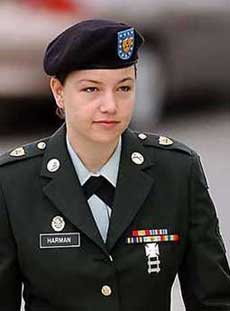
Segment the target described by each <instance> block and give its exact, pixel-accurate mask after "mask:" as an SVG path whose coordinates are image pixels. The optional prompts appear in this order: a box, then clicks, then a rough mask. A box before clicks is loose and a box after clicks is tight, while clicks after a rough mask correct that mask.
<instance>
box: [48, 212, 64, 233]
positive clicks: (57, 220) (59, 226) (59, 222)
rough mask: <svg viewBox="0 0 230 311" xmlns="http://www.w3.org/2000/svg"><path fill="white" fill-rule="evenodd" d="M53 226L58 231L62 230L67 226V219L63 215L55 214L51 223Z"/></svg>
mask: <svg viewBox="0 0 230 311" xmlns="http://www.w3.org/2000/svg"><path fill="white" fill-rule="evenodd" d="M51 226H52V228H53V229H54V231H56V232H60V231H62V230H63V229H64V228H65V221H64V219H63V218H62V217H61V216H55V217H54V218H53V219H52V223H51Z"/></svg>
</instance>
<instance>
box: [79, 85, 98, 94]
mask: <svg viewBox="0 0 230 311" xmlns="http://www.w3.org/2000/svg"><path fill="white" fill-rule="evenodd" d="M97 90H98V89H97V88H96V87H92V86H91V87H86V88H84V89H82V91H83V92H86V93H93V92H96V91H97Z"/></svg>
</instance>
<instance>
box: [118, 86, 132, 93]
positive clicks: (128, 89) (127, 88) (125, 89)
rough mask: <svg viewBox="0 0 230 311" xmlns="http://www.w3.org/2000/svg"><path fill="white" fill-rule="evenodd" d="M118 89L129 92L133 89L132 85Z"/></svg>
mask: <svg viewBox="0 0 230 311" xmlns="http://www.w3.org/2000/svg"><path fill="white" fill-rule="evenodd" d="M118 90H119V91H122V92H128V91H130V90H131V87H130V86H128V85H123V86H120V87H119V89H118Z"/></svg>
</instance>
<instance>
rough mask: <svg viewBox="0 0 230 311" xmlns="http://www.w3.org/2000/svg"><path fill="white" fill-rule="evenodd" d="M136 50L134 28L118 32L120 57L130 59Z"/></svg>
mask: <svg viewBox="0 0 230 311" xmlns="http://www.w3.org/2000/svg"><path fill="white" fill-rule="evenodd" d="M133 49H134V28H129V29H126V30H123V31H119V32H118V56H119V57H120V58H121V59H123V60H127V59H129V58H130V57H131V56H132V54H133Z"/></svg>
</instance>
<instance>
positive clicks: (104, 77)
mask: <svg viewBox="0 0 230 311" xmlns="http://www.w3.org/2000/svg"><path fill="white" fill-rule="evenodd" d="M126 78H132V79H134V78H135V67H134V65H132V66H129V67H125V68H119V69H86V70H76V71H73V72H71V73H70V74H69V76H68V80H72V81H76V82H79V83H81V82H84V81H85V80H86V81H87V80H92V81H98V82H102V83H110V82H112V83H113V82H114V83H117V82H119V81H120V80H123V79H126Z"/></svg>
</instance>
